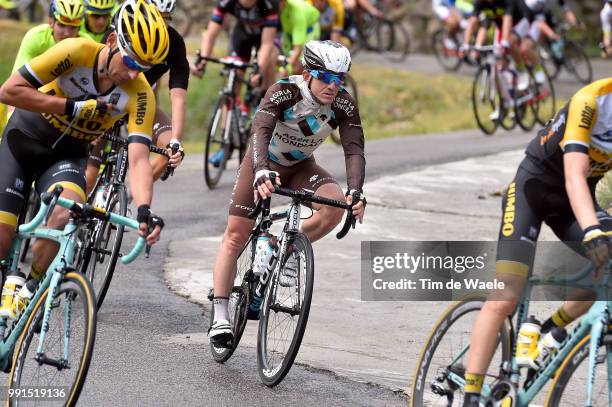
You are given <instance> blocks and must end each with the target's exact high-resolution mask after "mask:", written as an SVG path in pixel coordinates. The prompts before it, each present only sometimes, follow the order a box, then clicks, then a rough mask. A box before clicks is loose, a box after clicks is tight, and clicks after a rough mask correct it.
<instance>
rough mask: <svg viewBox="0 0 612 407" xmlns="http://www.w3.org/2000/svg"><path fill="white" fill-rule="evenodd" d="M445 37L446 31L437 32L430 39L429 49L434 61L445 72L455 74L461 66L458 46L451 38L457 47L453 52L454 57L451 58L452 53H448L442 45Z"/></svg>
mask: <svg viewBox="0 0 612 407" xmlns="http://www.w3.org/2000/svg"><path fill="white" fill-rule="evenodd" d="M445 37H446V30H444V29H443V28H440V29H439V30H437V31H436V32H435V33H434V35H433V36H432V37H431V49H432V50H433V53H434V56H435V57H436V60H437V61H438V63H439V64H440V65H441V66H442V68H443V69H444V70H445V71H448V72H456V71H457V70H458V69H459V67H460V66H461V58H459V54H458V49H459V44H457V41H456V39H455V38H452V40H453V41H454V42H455V44H456V45H457V49H456V50H455V54H456V55H454V56H453V55H452V53H450V51H449V50H448V49H447V48H446V46H445V45H444V39H445Z"/></svg>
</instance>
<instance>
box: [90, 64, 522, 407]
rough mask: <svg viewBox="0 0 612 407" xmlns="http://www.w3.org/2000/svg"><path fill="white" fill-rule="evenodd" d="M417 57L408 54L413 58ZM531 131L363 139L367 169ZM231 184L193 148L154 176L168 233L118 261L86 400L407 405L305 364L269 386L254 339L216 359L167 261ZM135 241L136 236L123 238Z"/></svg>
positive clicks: (336, 170)
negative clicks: (176, 290) (147, 249)
mask: <svg viewBox="0 0 612 407" xmlns="http://www.w3.org/2000/svg"><path fill="white" fill-rule="evenodd" d="M415 58H419V57H418V56H417V57H415ZM414 62H415V61H412V59H411V58H409V59H408V62H407V63H409V64H412V63H414ZM417 62H418V60H417ZM431 63H432V61H431V58H430V59H429V64H430V66H432V65H431ZM432 69H433V70H435V69H436V68H432ZM366 131H367V129H366ZM531 137H533V134H524V133H520V132H511V133H503V132H502V133H498V134H497V135H495V136H493V137H485V136H483V135H481V134H480V133H479V132H477V131H466V132H460V133H453V134H446V135H430V136H414V137H405V138H397V139H387V140H381V141H378V140H377V141H372V142H367V145H366V151H367V153H366V156H367V179H368V180H369V181H372V180H373V179H376V178H379V177H382V176H385V175H392V174H399V173H402V172H405V171H406V170H408V169H414V168H419V167H421V166H425V165H432V164H436V163H444V162H450V161H455V160H459V159H462V158H466V157H470V156H482V155H487V154H493V153H498V152H501V151H506V150H513V149H517V148H522V147H524V146H525V144H526V142H527V141H528V140H529V139H530V138H531ZM316 156H317V159H318V161H319V162H320V163H322V165H323V166H324V167H326V168H327V169H328V170H330V171H331V173H332V174H335V175H337V176H338V179H340V180H343V178H344V177H343V173H344V159H343V156H342V151H341V149H340V148H338V147H336V146H332V145H325V146H323V147H322V148H321V149H320V151H318V152H317V154H316ZM232 184H233V174H231V171H228V173H227V174H226V176H225V178H224V179H222V181H221V185H220V187H219V188H218V189H217V190H215V191H213V192H211V191H208V190H206V189H205V186H204V182H203V176H202V171H201V157H199V156H187V158H186V161H185V164H184V165H183V166H182V168H180V169H179V170H178V171H177V173H176V175H175V176H174V177H173V178H172V179H171V180H170V181H169V182H165V183H158V184H156V186H155V201H154V205H153V208H154V210H155V211H156V212H158V213H159V214H160V215H161V216H163V217H164V219H165V221H166V224H167V227H166V229H165V230H164V233H163V239H162V241H161V242H160V243H159V244H157V245H156V246H155V248H154V250H153V251H152V255H151V258H149V259H148V260H144V259H139V260H137V261H136V262H135V263H134V264H133V265H131V266H130V267H123V266H118V269H117V271H116V275H115V278H114V279H113V282H112V285H111V289H110V292H109V294H108V296H107V299H106V300H105V303H104V306H103V308H102V309H101V311H100V313H99V319H98V332H97V338H96V347H95V351H94V359H93V363H92V366H91V368H90V371H89V375H88V379H87V383H86V386H85V388H84V391H83V394H82V396H81V399H80V404H81V405H84V406H110V405H130V406H153V405H155V406H167V405H181V406H233V405H256V406H259V405H269V406H275V405H278V406H280V405H283V406H284V405H292V406H293V405H300V406H302V405H303V406H307V405H310V406H311V405H321V406H335V405H365V406H377V405H385V406H387V405H405V404H406V402H407V397H406V396H405V395H403V394H397V393H393V392H391V391H389V390H386V389H383V388H380V387H377V386H372V385H369V384H366V383H357V382H351V381H349V380H346V379H342V378H338V377H336V376H335V375H334V374H333V373H331V372H325V371H316V370H313V369H310V368H308V367H307V366H299V365H297V366H294V367H293V369H292V370H291V372H290V373H289V375H288V376H287V378H286V379H285V380H284V382H283V383H281V384H280V385H279V386H277V387H276V388H274V389H268V388H266V387H265V386H263V385H262V384H261V383H260V382H259V379H258V376H257V370H256V355H255V351H254V349H251V348H239V349H238V350H237V352H236V353H235V355H234V356H233V357H232V358H231V359H230V361H228V362H227V363H225V364H224V365H219V364H217V363H215V362H214V361H213V360H212V358H211V357H210V354H209V350H208V346H207V345H206V344H204V343H203V341H202V340H192V339H193V338H202V337H203V335H204V334H205V332H206V330H207V328H208V325H209V321H208V316H207V315H203V310H202V309H201V308H200V307H199V306H197V305H194V304H192V303H190V302H188V301H186V300H185V299H183V298H181V297H179V296H177V295H175V294H173V293H172V292H170V291H169V290H168V289H167V287H166V285H165V282H164V276H163V272H162V265H163V262H164V259H165V256H166V253H167V247H168V243H169V242H170V241H172V240H185V239H190V238H195V237H201V236H217V235H219V234H221V233H222V232H223V230H224V228H225V221H226V217H227V202H228V199H229V196H230V193H231V188H232ZM365 192H366V194H367V191H365ZM132 242H133V236H130V237H129V238H127V239H125V240H124V246H127V245H128V244H130V243H132ZM124 250H127V247H124ZM338 318H342V315H338ZM415 352H417V349H415Z"/></svg>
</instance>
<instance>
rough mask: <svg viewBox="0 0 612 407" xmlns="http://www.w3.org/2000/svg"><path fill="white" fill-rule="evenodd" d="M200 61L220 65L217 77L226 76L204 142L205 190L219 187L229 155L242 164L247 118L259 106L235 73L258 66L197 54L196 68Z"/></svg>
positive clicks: (251, 88)
mask: <svg viewBox="0 0 612 407" xmlns="http://www.w3.org/2000/svg"><path fill="white" fill-rule="evenodd" d="M202 60H207V61H210V62H214V63H217V64H221V65H223V69H222V70H221V75H223V76H227V81H226V82H225V86H224V88H223V89H222V90H221V91H220V92H219V97H218V99H217V103H216V104H215V108H214V109H213V114H212V117H211V119H210V122H209V124H208V134H207V135H206V138H205V140H204V143H205V146H204V179H205V181H206V185H207V186H208V188H209V189H213V188H215V187H216V186H217V184H218V183H219V180H220V179H221V175H223V171H224V170H225V168H226V166H227V162H228V161H229V159H230V158H231V155H232V153H233V151H234V150H237V151H238V160H239V162H242V158H243V157H244V154H245V153H246V149H247V147H248V138H249V133H250V130H251V123H250V121H251V118H250V115H251V112H253V111H254V110H255V107H256V105H257V104H258V103H259V98H260V95H259V94H258V92H257V90H256V88H255V87H254V86H253V85H252V84H251V82H250V81H249V80H245V79H243V78H242V77H241V76H239V75H238V72H237V71H245V70H247V69H251V70H252V72H253V73H256V72H258V66H257V63H256V62H253V63H248V62H243V61H241V60H239V59H236V58H223V59H219V58H213V57H203V56H201V55H200V51H199V50H198V51H197V52H196V61H195V63H196V65H197V64H199V63H200V61H202ZM239 83H240V84H244V85H245V86H246V94H245V97H244V99H242V98H241V97H240V95H239V94H237V84H239Z"/></svg>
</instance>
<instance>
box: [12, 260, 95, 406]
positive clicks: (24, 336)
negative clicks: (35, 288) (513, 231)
mask: <svg viewBox="0 0 612 407" xmlns="http://www.w3.org/2000/svg"><path fill="white" fill-rule="evenodd" d="M48 295H49V289H48V288H47V289H46V290H45V292H44V293H43V295H42V296H41V297H40V299H39V300H38V302H37V303H36V305H35V306H34V308H33V309H32V312H31V313H30V315H29V316H28V320H27V322H26V324H25V326H24V328H23V332H22V333H21V335H20V337H19V339H18V341H17V344H16V347H15V357H14V359H13V365H12V369H11V373H10V377H9V388H12V389H19V388H27V387H33V388H44V389H49V388H54V389H58V390H59V391H64V396H65V397H61V398H57V399H56V398H53V400H52V401H48V400H46V401H45V402H44V404H45V405H47V404H48V403H49V405H66V406H74V405H76V403H77V400H78V398H79V395H80V394H81V390H82V388H83V385H84V383H85V378H86V377H87V371H88V369H89V364H90V362H91V357H92V355H93V348H94V343H95V337H96V305H95V298H94V295H93V292H92V289H91V284H90V283H89V280H87V278H86V277H85V276H83V275H82V274H81V273H76V272H69V273H66V275H65V276H64V279H63V280H62V282H61V283H60V285H59V286H58V290H57V294H56V296H55V299H54V301H53V304H52V308H51V315H50V318H49V324H48V332H47V334H46V338H45V342H44V347H43V352H44V353H43V356H44V358H45V359H44V361H43V363H39V362H38V361H37V360H36V358H37V347H38V345H39V340H40V329H41V328H40V326H41V325H42V319H43V314H44V310H45V302H46V299H47V296H48ZM60 395H61V394H60ZM54 402H58V403H57V404H56V403H54ZM21 404H26V402H25V401H23V400H19V399H12V400H9V405H10V406H18V405H21Z"/></svg>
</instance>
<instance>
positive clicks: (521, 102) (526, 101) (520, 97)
mask: <svg viewBox="0 0 612 407" xmlns="http://www.w3.org/2000/svg"><path fill="white" fill-rule="evenodd" d="M528 74H529V84H528V85H527V88H526V89H525V90H523V91H519V90H518V86H517V88H515V89H514V92H516V94H515V105H514V114H515V116H516V121H517V123H518V125H519V126H520V128H521V129H523V130H525V131H531V130H532V129H533V126H535V124H536V121H538V115H539V114H540V98H539V95H544V93H539V92H538V87H537V85H536V82H535V78H534V77H533V72H532V71H529V72H528ZM542 102H544V100H543V99H542Z"/></svg>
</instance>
